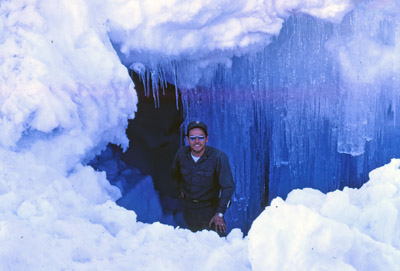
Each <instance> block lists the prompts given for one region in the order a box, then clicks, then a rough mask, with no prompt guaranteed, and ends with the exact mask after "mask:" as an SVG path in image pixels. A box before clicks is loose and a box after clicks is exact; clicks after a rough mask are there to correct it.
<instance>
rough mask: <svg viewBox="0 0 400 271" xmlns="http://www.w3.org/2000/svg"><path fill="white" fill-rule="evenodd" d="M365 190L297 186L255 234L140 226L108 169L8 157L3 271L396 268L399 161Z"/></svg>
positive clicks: (2, 187)
mask: <svg viewBox="0 0 400 271" xmlns="http://www.w3.org/2000/svg"><path fill="white" fill-rule="evenodd" d="M370 178H371V179H370V181H369V182H368V183H366V184H365V185H364V186H363V187H362V188H361V189H359V190H358V189H345V190H344V191H335V192H331V193H328V194H327V195H325V194H322V193H321V192H319V191H317V190H313V189H304V190H295V191H293V192H292V193H290V195H289V197H288V199H287V200H286V201H283V200H282V199H279V198H277V199H275V200H273V201H272V204H271V206H270V207H267V208H266V209H265V211H264V212H263V213H262V214H261V215H260V216H259V217H258V218H257V219H256V221H255V222H254V223H253V226H252V228H251V229H250V232H249V235H248V237H245V238H243V236H242V233H241V232H240V231H239V230H237V229H234V230H233V231H232V232H231V233H230V234H229V235H228V237H227V238H226V239H225V238H220V237H218V235H217V234H216V233H214V232H208V231H203V232H199V233H192V232H190V231H189V230H185V229H174V228H173V227H171V226H167V225H162V224H160V223H154V224H144V223H140V222H136V215H135V213H134V212H132V211H128V210H125V209H124V208H121V207H119V206H117V205H116V204H115V203H114V200H115V199H116V198H117V197H118V196H119V190H118V189H117V188H116V187H113V186H111V185H110V184H109V183H108V181H107V180H106V178H105V174H104V173H99V172H95V171H94V170H93V169H92V168H90V167H83V166H77V167H76V168H75V169H74V170H73V171H72V172H70V174H69V175H68V176H65V175H64V174H61V173H60V171H59V170H57V169H55V168H52V167H49V166H48V165H45V164H42V163H40V162H38V161H37V159H35V157H33V156H32V155H30V154H29V153H27V154H16V153H13V152H7V151H4V150H2V151H1V152H0V179H1V183H0V244H1V248H0V270H4V271H6V270H10V271H11V270H12V271H17V270H21V271H22V270H32V271H35V270H240V271H243V270H385V271H386V270H397V269H398V267H399V266H400V160H395V159H394V160H393V161H392V162H391V163H390V164H388V165H386V166H384V167H381V168H378V169H376V170H374V171H373V172H371V174H370Z"/></svg>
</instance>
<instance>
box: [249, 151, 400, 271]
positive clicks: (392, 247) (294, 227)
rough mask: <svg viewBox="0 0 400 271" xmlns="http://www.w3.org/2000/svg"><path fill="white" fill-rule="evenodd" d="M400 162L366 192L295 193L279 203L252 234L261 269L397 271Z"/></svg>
mask: <svg viewBox="0 0 400 271" xmlns="http://www.w3.org/2000/svg"><path fill="white" fill-rule="evenodd" d="M399 229H400V160H398V159H393V160H392V161H391V163H390V164H388V165H386V166H384V167H381V168H378V169H375V170H373V171H372V172H371V173H370V180H369V181H368V182H367V183H366V184H364V185H363V186H362V187H361V188H360V189H350V188H345V189H344V190H343V191H339V190H337V191H334V192H331V193H328V194H323V193H321V192H319V191H317V190H314V189H309V188H308V189H303V190H295V191H293V192H291V193H290V194H289V195H288V198H287V199H286V201H283V200H282V199H280V198H276V199H274V200H273V201H272V203H271V206H270V207H268V208H266V210H265V211H264V212H263V213H262V214H261V215H260V216H259V217H258V218H257V219H256V220H255V221H254V223H253V225H252V227H251V230H250V232H249V235H248V237H249V258H250V261H251V264H252V267H253V269H252V270H254V271H258V270H266V269H265V268H266V267H268V270H332V271H333V270H349V271H350V270H397V269H398V267H399V266H400V230H399Z"/></svg>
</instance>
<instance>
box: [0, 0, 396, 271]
mask: <svg viewBox="0 0 400 271" xmlns="http://www.w3.org/2000/svg"><path fill="white" fill-rule="evenodd" d="M373 2H374V1H373ZM375 2H376V1H375ZM378 2H379V1H378ZM389 2H390V1H389ZM376 5H378V4H376ZM352 7H353V3H352V2H351V1H345V0H331V1H322V0H320V1H318V0H315V1H306V0H303V1H300V0H297V1H294V0H293V1H283V0H281V1H280V0H277V1H257V0H249V1H227V0H214V1H183V0H175V1H174V0H170V1H167V0H164V1H157V2H155V1H150V0H147V1H134V0H132V1H128V0H118V1H102V2H101V3H100V2H98V1H94V0H86V1H85V0H69V1H62V0H13V1H2V2H1V3H0V31H1V33H2V35H1V37H0V74H1V76H0V244H1V245H0V270H4V271H7V270H12V271H19V270H21V271H22V270H32V271H36V270H132V269H134V270H217V269H223V270H241V271H243V270H338V269H339V270H396V268H397V267H398V266H399V265H400V262H399V261H400V260H399V259H400V252H399V250H400V231H399V229H400V227H399V226H400V225H399V224H400V215H399V210H400V194H399V189H400V179H399V176H400V172H399V170H400V169H399V167H400V160H396V159H393V160H392V162H391V163H390V164H388V165H386V166H384V167H381V168H378V169H376V170H374V171H372V172H371V175H370V181H369V182H368V183H366V184H365V185H364V186H363V187H362V188H360V189H359V190H357V189H350V188H346V189H344V190H343V191H335V192H331V193H328V194H323V193H321V192H319V191H317V190H313V189H310V188H308V189H304V190H295V191H293V192H291V193H290V194H289V196H288V198H287V199H286V201H283V200H282V199H280V198H276V199H275V200H273V201H272V203H271V206H270V207H267V208H266V209H265V210H264V212H263V213H262V214H261V215H260V216H259V217H258V218H257V219H256V220H255V222H254V224H253V225H252V227H251V229H250V231H249V234H248V237H243V234H242V232H241V231H240V230H239V229H233V230H232V231H231V232H230V233H229V235H228V236H227V237H226V238H220V237H219V236H218V235H217V234H216V233H215V232H208V231H202V232H198V233H192V232H190V231H189V230H186V229H180V228H174V227H171V226H167V225H162V224H160V223H158V222H155V223H153V224H146V223H141V222H138V221H137V219H136V214H135V213H134V212H133V211H128V210H126V209H125V208H122V207H120V206H118V205H116V203H115V201H116V200H117V199H118V198H119V197H120V196H121V192H120V190H119V189H118V188H117V187H116V186H112V185H111V184H110V183H109V181H108V180H107V178H106V174H105V173H104V172H99V171H95V170H94V169H93V168H92V167H90V166H87V165H86V163H87V162H88V161H89V160H90V159H92V158H93V157H94V156H95V155H96V154H99V153H100V151H101V150H103V149H104V148H105V146H106V145H107V144H108V143H109V142H112V143H115V144H119V145H121V146H122V147H123V148H126V147H127V146H128V140H127V138H126V135H125V128H126V126H127V120H128V118H133V117H134V114H135V110H136V103H137V98H136V93H135V91H134V86H133V83H132V82H131V79H130V78H129V76H128V73H127V70H126V68H125V67H124V66H123V65H122V64H121V60H122V61H123V62H124V64H126V65H127V66H130V65H131V64H134V66H135V67H141V68H143V66H148V65H150V66H151V65H155V66H154V67H156V66H157V65H158V64H159V63H169V62H171V61H183V62H185V61H187V63H189V61H192V62H191V63H195V64H190V63H189V64H188V67H191V68H190V69H188V73H187V74H183V75H182V77H181V78H185V76H188V77H187V80H186V81H187V82H188V84H191V85H193V84H195V83H196V82H198V80H199V79H200V77H201V76H200V75H199V73H196V74H193V75H190V73H191V72H192V71H193V69H198V70H199V71H200V74H201V72H204V73H205V74H206V71H207V70H209V69H210V70H212V67H211V68H210V66H209V64H210V63H211V64H220V63H224V65H226V66H227V67H229V65H231V64H232V61H231V60H230V57H231V56H233V55H241V54H244V53H246V52H252V51H253V50H256V49H257V48H263V47H264V46H265V45H266V44H268V43H269V42H270V39H271V37H272V36H274V35H277V34H279V31H280V30H281V27H282V23H283V22H284V20H285V19H287V18H288V17H289V16H290V15H291V14H293V13H304V14H308V15H311V16H314V17H315V18H318V19H321V20H328V21H332V22H339V21H341V19H342V18H343V16H344V15H345V14H346V13H347V12H348V11H350V10H351V9H352ZM391 11H393V9H391ZM350 46H351V45H350ZM335 48H336V47H335ZM216 55H218V57H217V58H215V56H216ZM183 67H184V66H183ZM396 71H397V70H396V69H394V70H393V72H394V73H396ZM193 78H195V80H193Z"/></svg>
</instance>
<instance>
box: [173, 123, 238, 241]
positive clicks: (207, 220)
mask: <svg viewBox="0 0 400 271" xmlns="http://www.w3.org/2000/svg"><path fill="white" fill-rule="evenodd" d="M186 140H187V142H188V144H189V146H184V147H182V148H180V149H179V150H178V152H177V153H176V155H175V159H174V162H173V164H172V179H173V180H175V181H176V182H177V184H178V189H179V191H180V195H179V197H180V198H181V199H182V200H181V202H182V207H183V208H182V209H183V217H184V219H185V221H186V223H187V225H188V227H189V229H190V230H192V231H199V230H203V229H210V228H212V226H213V225H214V227H213V229H215V231H217V232H218V233H220V234H224V233H225V232H226V224H225V220H224V213H225V211H226V209H227V207H228V206H229V204H230V199H231V196H232V194H233V192H234V190H235V185H234V183H233V177H232V172H231V168H230V165H229V160H228V157H227V156H226V154H225V153H223V152H222V151H220V150H218V149H216V148H214V147H211V146H206V144H207V142H208V133H207V125H206V124H204V123H203V122H201V121H192V122H190V123H189V125H188V126H187V132H186Z"/></svg>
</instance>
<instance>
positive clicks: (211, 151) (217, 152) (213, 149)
mask: <svg viewBox="0 0 400 271" xmlns="http://www.w3.org/2000/svg"><path fill="white" fill-rule="evenodd" d="M207 150H208V154H209V155H210V156H217V157H221V156H226V154H225V153H224V152H223V151H221V150H220V149H217V148H216V147H213V146H207Z"/></svg>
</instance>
